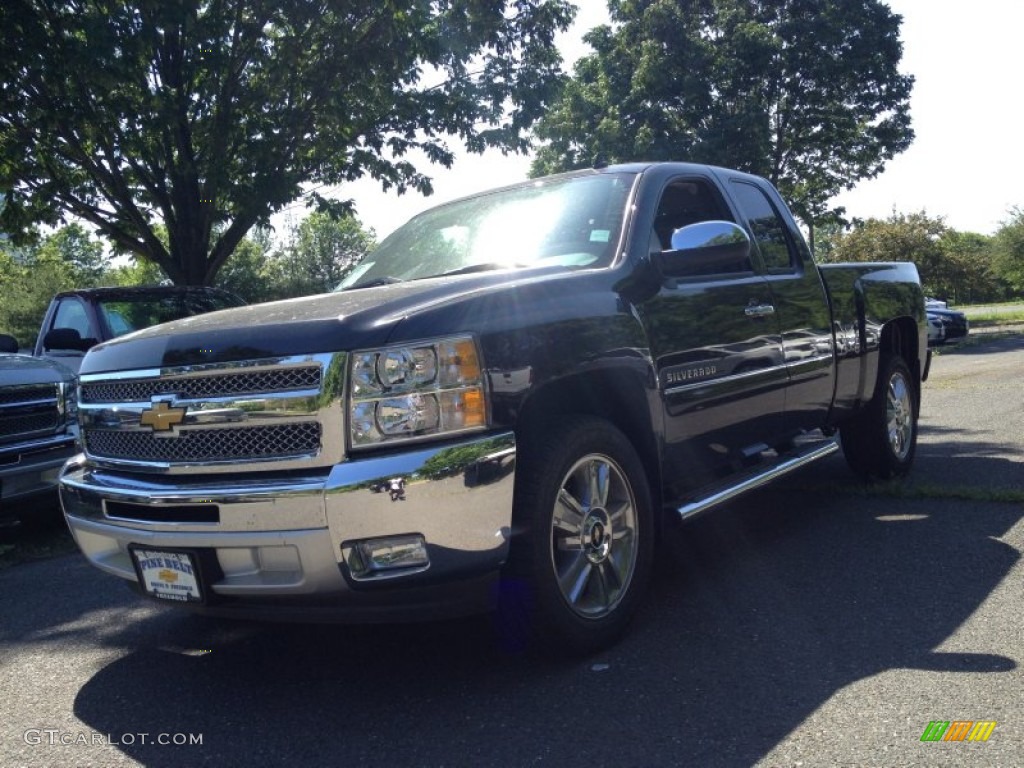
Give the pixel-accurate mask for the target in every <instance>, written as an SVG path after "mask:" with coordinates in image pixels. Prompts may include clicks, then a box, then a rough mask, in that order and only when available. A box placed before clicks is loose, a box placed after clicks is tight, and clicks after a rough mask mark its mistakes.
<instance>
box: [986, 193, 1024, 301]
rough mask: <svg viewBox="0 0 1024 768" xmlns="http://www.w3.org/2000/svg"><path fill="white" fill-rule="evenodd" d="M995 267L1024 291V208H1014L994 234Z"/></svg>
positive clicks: (1004, 278) (1014, 285) (1001, 275)
mask: <svg viewBox="0 0 1024 768" xmlns="http://www.w3.org/2000/svg"><path fill="white" fill-rule="evenodd" d="M992 251H993V254H992V261H993V269H994V270H995V271H996V272H997V274H999V276H1000V277H1001V278H1002V279H1003V280H1005V281H1006V282H1007V283H1008V284H1010V285H1011V286H1013V288H1014V289H1015V290H1017V291H1018V292H1024V209H1021V208H1014V209H1013V210H1012V211H1011V215H1010V218H1009V219H1008V220H1007V221H1004V222H1003V223H1002V225H1001V226H1000V227H999V229H998V231H997V232H996V234H995V236H994V242H993V244H992Z"/></svg>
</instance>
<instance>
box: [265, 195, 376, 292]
mask: <svg viewBox="0 0 1024 768" xmlns="http://www.w3.org/2000/svg"><path fill="white" fill-rule="evenodd" d="M375 245H376V240H375V239H374V233H373V231H372V230H370V231H366V230H364V229H363V228H362V225H361V224H360V223H359V220H358V219H356V218H355V217H353V216H344V217H342V218H334V217H332V216H330V215H329V214H326V213H317V212H314V213H312V214H310V215H309V216H308V217H306V218H305V219H304V220H303V221H302V223H301V224H299V226H298V227H297V228H296V229H295V230H294V231H293V233H292V237H291V241H290V242H289V243H288V244H287V245H286V246H285V248H284V249H283V251H282V252H281V253H280V254H278V255H277V258H276V259H275V262H274V265H273V271H274V274H275V276H276V279H275V282H276V283H277V285H278V286H279V288H280V290H281V291H282V292H283V296H287V297H291V296H308V295H310V294H314V293H325V292H327V291H330V290H332V289H333V288H334V287H335V286H336V285H337V284H338V283H340V282H341V280H342V278H343V277H345V275H347V274H348V273H349V271H350V270H351V269H352V267H353V265H354V264H355V263H356V261H358V260H359V259H361V258H362V257H363V256H364V255H366V254H367V253H368V252H369V251H370V250H371V249H372V248H373V247H374V246H375Z"/></svg>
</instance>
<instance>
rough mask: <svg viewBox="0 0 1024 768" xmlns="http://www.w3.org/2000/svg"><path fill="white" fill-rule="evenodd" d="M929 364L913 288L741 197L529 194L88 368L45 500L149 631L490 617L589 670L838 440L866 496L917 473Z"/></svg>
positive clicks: (724, 193)
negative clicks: (688, 562)
mask: <svg viewBox="0 0 1024 768" xmlns="http://www.w3.org/2000/svg"><path fill="white" fill-rule="evenodd" d="M926 334H927V332H926V327H925V312H924V302H923V296H922V292H921V287H920V284H919V279H918V275H917V270H916V269H915V267H914V266H913V265H912V264H907V263H902V264H895V263H889V264H883V263H879V264H856V265H834V266H827V267H820V268H819V267H817V266H816V265H815V264H814V263H813V261H812V259H811V254H810V252H809V251H808V248H807V246H806V244H805V242H804V240H803V237H802V236H801V234H800V232H799V230H798V228H797V227H796V226H795V224H794V221H793V218H792V216H791V215H790V212H789V211H788V209H787V207H786V205H785V203H784V202H783V201H782V199H781V198H780V197H779V195H778V193H777V192H776V190H775V189H774V188H773V187H772V186H771V185H770V184H768V183H767V182H766V181H764V180H763V179H760V178H756V177H753V176H750V175H746V174H743V173H739V172H735V171H730V170H726V169H721V168H714V167H708V166H701V165H693V164H683V163H658V164H631V165H619V166H613V167H606V168H601V169H594V170H588V171H581V172H576V173H572V174H566V175H561V176H554V177H549V178H544V179H535V180H531V181H529V182H526V183H523V184H521V185H516V186H513V187H509V188H505V189H502V190H497V191H494V192H488V193H483V194H480V195H475V196H472V197H469V198H465V199H463V200H460V201H456V202H454V203H450V204H447V205H444V206H440V207H438V208H436V209H433V210H431V211H427V212H425V213H423V214H421V215H419V216H417V217H416V218H414V219H412V220H411V221H410V222H409V223H408V224H406V225H405V226H403V227H401V228H399V229H398V230H397V231H396V232H395V233H393V234H392V235H391V236H389V237H388V238H387V239H386V240H385V241H384V242H383V243H382V244H381V245H380V247H379V248H378V249H377V250H376V251H374V252H373V253H371V254H370V255H368V256H367V257H366V259H365V260H364V261H363V262H362V263H361V264H360V265H358V266H357V268H356V269H355V270H354V271H353V272H352V274H351V275H350V276H349V277H348V278H347V279H346V281H345V282H344V283H343V284H342V285H341V286H340V287H339V290H338V291H337V292H335V293H333V294H327V295H321V296H314V297H308V298H303V299H295V300H290V301H284V302H277V303H273V304H266V305H259V306H252V307H246V308H242V309H237V310H231V311H228V312H221V313H216V314H213V315H206V316H198V317H194V318H189V319H187V320H182V321H179V322H176V323H171V324H167V325H164V326H161V327H159V328H153V329H150V330H147V331H141V332H139V333H137V334H134V335H132V336H130V337H126V338H124V339H118V340H114V341H112V342H109V343H107V344H102V345H99V346H97V347H95V348H93V349H92V350H91V351H90V352H89V353H88V354H87V355H86V357H85V360H84V361H83V364H82V369H81V390H80V392H81V402H80V404H79V413H80V421H81V428H82V438H83V446H84V454H83V455H81V456H78V457H76V459H74V460H72V461H71V462H69V463H68V465H67V466H66V467H65V471H64V473H63V474H62V479H61V497H62V502H63V505H64V510H65V514H66V517H67V520H68V523H69V525H70V527H71V530H72V531H73V533H74V535H75V538H76V540H77V542H78V544H79V546H80V547H81V549H82V551H83V552H84V553H85V555H86V556H87V557H88V559H89V560H90V561H91V562H92V563H93V564H95V565H96V566H98V567H99V568H101V569H103V570H105V571H107V572H109V573H111V574H114V575H116V576H118V577H120V578H122V579H124V580H126V581H127V582H129V583H131V584H132V585H133V586H134V587H135V588H136V589H137V590H139V591H140V592H141V593H143V594H146V595H149V596H150V597H153V598H156V599H162V600H166V601H170V602H175V603H178V604H181V605H183V606H188V607H191V608H194V609H197V610H200V611H204V612H207V613H212V614H219V615H225V616H238V617H261V618H276V619H297V620H312V619H318V618H331V619H341V620H351V621H375V620H382V619H410V618H434V617H437V616H439V615H442V614H444V613H458V612H467V611H474V610H486V609H488V608H495V607H496V608H497V609H498V611H499V615H501V616H502V617H504V618H510V619H513V620H512V621H509V622H502V623H500V626H505V627H515V628H518V629H517V631H519V630H522V631H523V632H525V633H527V635H528V637H529V638H530V639H532V640H534V641H536V642H543V643H545V644H546V645H547V647H563V648H571V649H575V650H586V649H592V648H596V647H600V646H602V645H604V644H606V643H608V642H611V641H612V640H614V639H615V638H616V637H617V636H618V635H619V634H620V633H621V632H622V631H623V629H624V628H625V626H626V624H627V623H628V621H629V618H630V616H631V615H632V613H633V612H634V610H635V608H636V606H637V603H638V601H639V600H640V598H641V596H642V594H643V591H644V588H645V586H646V583H647V581H648V578H649V575H650V572H651V564H652V559H653V557H654V552H655V544H656V542H657V541H658V540H659V539H670V538H672V536H669V534H670V533H679V532H673V531H672V530H671V529H672V527H674V526H676V525H678V523H679V522H680V521H682V520H685V519H686V518H689V517H692V516H694V515H696V514H699V513H701V512H703V511H705V510H707V509H710V508H712V507H714V506H716V505H718V504H721V503H723V502H725V501H728V500H729V499H731V498H733V497H735V496H736V495H738V494H740V493H743V492H745V491H748V490H750V489H753V488H756V487H758V486H760V485H762V484H764V483H766V482H768V481H770V480H772V479H774V478H777V477H779V476H781V475H784V474H786V473H788V472H790V471H793V470H794V469H797V468H799V467H802V466H804V465H806V464H808V463H810V462H813V461H815V460H817V459H820V458H823V457H825V456H828V455H829V454H831V453H833V452H835V451H836V450H838V447H839V446H838V442H839V441H837V439H836V436H837V433H838V436H839V437H840V439H841V443H842V446H843V449H844V451H845V454H846V458H847V459H848V461H849V463H850V464H851V465H852V467H853V468H854V469H855V470H856V471H857V472H859V473H861V474H863V475H865V476H875V477H882V478H886V477H892V476H897V475H901V474H903V473H905V472H907V471H908V470H909V468H910V466H911V464H912V462H913V460H914V451H915V444H916V438H917V418H918V409H919V403H920V395H921V382H922V381H923V380H924V378H925V377H926V375H927V362H928V357H927V355H928V352H927V342H926ZM396 480H398V481H401V482H402V488H403V490H404V494H403V495H396V494H385V493H381V492H380V491H381V489H382V488H384V487H387V484H389V483H393V482H394V481H396ZM682 533H685V529H683V531H682Z"/></svg>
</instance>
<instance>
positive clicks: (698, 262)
mask: <svg viewBox="0 0 1024 768" xmlns="http://www.w3.org/2000/svg"><path fill="white" fill-rule="evenodd" d="M655 260H656V261H657V264H658V267H659V269H660V270H661V273H662V274H663V275H665V276H666V277H697V276H699V275H717V274H722V273H728V272H750V271H751V270H752V269H753V267H752V266H751V263H750V238H749V237H748V236H747V233H746V232H745V231H744V230H743V229H742V228H741V227H739V226H737V225H736V224H734V223H732V222H731V221H702V222H699V223H697V224H690V225H689V226H686V227H682V228H681V229H677V230H676V231H675V232H673V233H672V250H670V251H663V252H661V253H658V254H655Z"/></svg>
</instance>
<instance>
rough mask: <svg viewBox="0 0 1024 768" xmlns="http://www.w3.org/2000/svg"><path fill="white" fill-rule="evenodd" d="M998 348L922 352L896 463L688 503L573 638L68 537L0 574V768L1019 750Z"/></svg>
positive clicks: (756, 758)
mask: <svg viewBox="0 0 1024 768" xmlns="http://www.w3.org/2000/svg"><path fill="white" fill-rule="evenodd" d="M1022 370H1024V336H1013V337H1009V338H996V337H992V338H988V339H985V340H982V341H980V342H979V343H974V342H972V344H971V345H970V346H965V347H963V348H962V349H959V350H946V351H944V352H943V354H942V355H941V356H940V357H938V358H936V360H935V363H934V365H933V367H932V374H931V378H930V380H929V381H928V383H927V384H925V390H924V402H923V407H922V418H921V439H920V443H919V447H918V458H917V465H916V467H915V471H914V473H913V475H912V477H911V478H910V480H909V481H908V482H906V483H897V484H886V485H883V486H865V485H863V484H862V483H860V482H859V481H858V480H856V479H855V478H854V477H853V476H852V475H851V473H849V472H848V471H847V469H846V466H845V463H844V462H843V459H842V457H841V456H834V457H831V458H830V459H828V460H826V461H824V462H820V463H818V464H817V465H814V466H811V467H809V468H807V469H806V470H804V471H802V472H801V473H800V474H798V475H794V476H792V477H791V478H789V479H787V480H785V481H784V482H783V483H782V484H780V485H776V486H774V487H772V488H769V489H767V490H765V491H762V492H759V493H756V494H754V495H750V496H747V497H745V498H744V499H742V500H740V501H738V502H736V503H734V504H732V505H730V506H728V507H726V508H722V509H720V510H717V511H716V512H714V513H712V514H709V515H706V516H704V517H702V518H700V519H698V520H695V521H694V522H693V523H691V524H690V525H688V526H687V527H686V530H685V534H686V535H685V540H684V542H683V543H682V545H681V546H680V551H679V553H678V558H677V563H676V564H675V566H674V567H673V568H671V569H669V570H668V572H667V573H664V574H662V575H661V576H660V577H659V579H658V580H657V581H656V583H655V584H654V586H653V588H652V590H651V593H650V596H649V599H648V600H647V601H646V602H645V604H644V606H643V608H642V610H641V611H640V613H639V615H638V616H637V619H636V621H635V623H634V626H633V627H632V630H631V632H630V634H629V635H628V636H627V637H626V638H625V639H624V640H623V641H622V642H621V643H620V644H619V645H617V646H616V647H614V648H613V649H611V650H608V651H606V652H603V653H601V654H598V655H596V656H594V657H591V658H587V659H580V660H574V661H565V660H561V661H558V660H552V659H544V658H537V657H535V656H530V655H521V654H516V653H513V652H510V651H506V650H503V649H502V645H501V643H498V642H495V639H494V633H493V630H492V627H491V623H490V621H489V619H488V618H487V617H480V618H473V619H467V620H460V621H448V622H438V623H433V624H418V625H402V626H373V627H346V626H294V625H264V624H256V623H232V622H226V621H214V620H209V619H204V618H201V617H195V616H192V615H189V614H184V613H181V612H179V611H177V610H173V609H171V608H167V607H164V606H160V605H155V604H153V603H150V602H147V601H143V600H142V599H140V598H137V597H136V596H134V595H133V594H132V593H131V592H129V591H128V590H127V589H126V588H125V587H123V586H122V585H121V584H120V583H118V582H117V580H115V579H114V578H112V577H110V576H107V575H105V574H103V573H101V572H99V571H97V570H95V569H94V568H92V567H90V566H87V565H86V564H85V562H84V561H83V559H82V558H81V557H80V556H78V555H69V556H63V557H57V558H53V559H50V560H47V561H43V562H37V563H29V564H24V565H20V566H16V567H13V568H10V569H7V570H4V571H0V622H2V623H0V766H50V765H60V766H72V765H91V766H108V765H109V766H122V765H125V766H128V765H145V766H181V765H189V766H200V765H217V766H234V765H246V766H264V765H281V764H286V763H287V764H290V765H291V764H294V765H307V766H319V765H345V766H530V765H551V766H587V767H588V768H594V767H595V766H700V767H701V768H704V767H708V766H710V767H714V766H751V765H757V766H763V767H765V768H767V767H769V766H945V765H957V766H959V765H963V766H996V767H998V766H1006V767H1007V768H1009V767H1011V766H1021V765H1024V741H1022V737H1024V696H1022V692H1024V673H1022V663H1024V632H1022V619H1021V617H1022V616H1024V564H1022V559H1021V552H1022V550H1024V521H1022V518H1024V387H1022V386H1021V384H1020V372H1021V371H1022ZM932 721H942V722H945V721H951V722H954V721H960V722H966V721H972V722H982V721H984V722H993V721H994V722H995V723H996V725H995V727H994V729H992V731H991V734H990V736H989V738H988V740H987V741H984V742H968V741H940V742H923V741H921V737H922V735H923V733H924V731H925V729H926V728H927V727H928V726H929V723H931V722H932Z"/></svg>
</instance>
